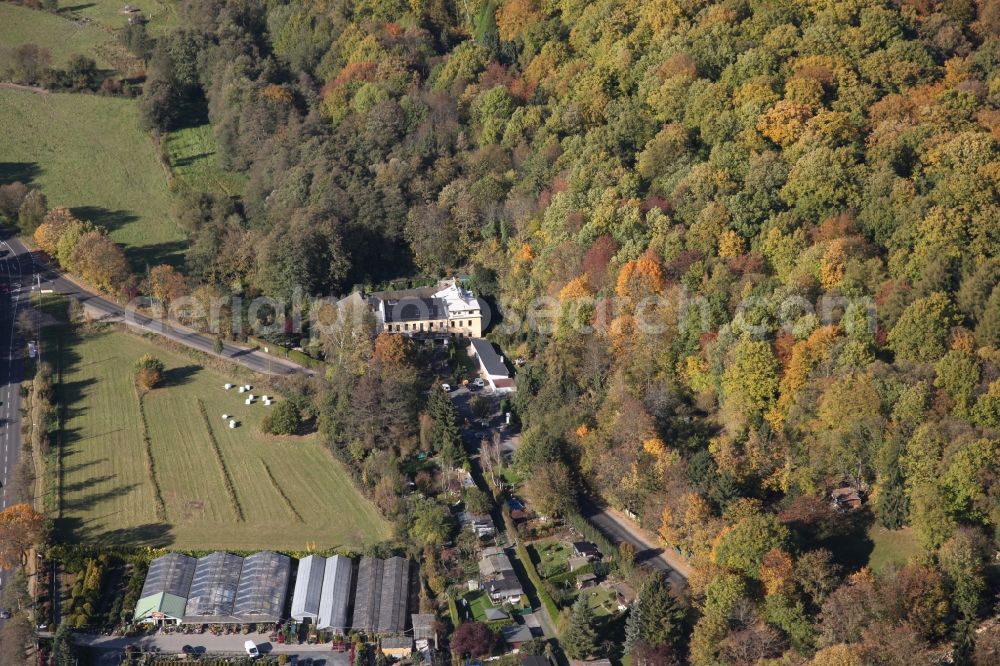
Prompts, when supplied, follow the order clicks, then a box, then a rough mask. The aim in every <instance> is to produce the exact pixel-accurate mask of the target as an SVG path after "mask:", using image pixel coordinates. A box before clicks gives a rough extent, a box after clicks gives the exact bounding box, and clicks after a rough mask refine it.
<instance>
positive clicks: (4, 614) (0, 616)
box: [0, 608, 10, 620]
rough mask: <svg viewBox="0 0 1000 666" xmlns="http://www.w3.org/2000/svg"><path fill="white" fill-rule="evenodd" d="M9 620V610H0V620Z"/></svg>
mask: <svg viewBox="0 0 1000 666" xmlns="http://www.w3.org/2000/svg"><path fill="white" fill-rule="evenodd" d="M9 619H10V610H8V609H6V608H3V609H0V620H9Z"/></svg>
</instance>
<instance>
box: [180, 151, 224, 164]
mask: <svg viewBox="0 0 1000 666" xmlns="http://www.w3.org/2000/svg"><path fill="white" fill-rule="evenodd" d="M213 155H215V153H214V152H212V153H198V154H197V155H188V156H187V157H182V158H180V159H179V160H177V161H175V162H174V166H175V167H186V166H191V165H192V164H194V163H195V162H197V161H198V160H203V159H206V158H209V157H212V156H213Z"/></svg>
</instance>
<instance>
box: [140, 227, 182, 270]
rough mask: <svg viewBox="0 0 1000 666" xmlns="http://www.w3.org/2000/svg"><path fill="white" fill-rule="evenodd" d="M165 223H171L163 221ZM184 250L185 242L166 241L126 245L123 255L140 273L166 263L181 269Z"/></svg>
mask: <svg viewBox="0 0 1000 666" xmlns="http://www.w3.org/2000/svg"><path fill="white" fill-rule="evenodd" d="M165 224H172V223H169V222H165ZM186 250H187V242H185V241H182V240H178V241H167V242H165V243H155V244H153V245H143V246H142V247H127V248H125V257H126V258H127V259H128V261H129V263H130V264H131V265H132V268H133V270H135V271H136V272H140V273H145V272H146V269H147V268H148V267H150V266H156V265H157V264H168V265H170V266H173V267H174V268H177V269H182V268H183V267H184V252H185V251H186Z"/></svg>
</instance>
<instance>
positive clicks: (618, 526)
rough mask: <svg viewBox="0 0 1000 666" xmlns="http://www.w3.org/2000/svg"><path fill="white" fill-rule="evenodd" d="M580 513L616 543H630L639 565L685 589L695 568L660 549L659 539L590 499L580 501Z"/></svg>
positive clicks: (675, 555)
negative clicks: (663, 575) (662, 574)
mask: <svg viewBox="0 0 1000 666" xmlns="http://www.w3.org/2000/svg"><path fill="white" fill-rule="evenodd" d="M580 511H581V513H582V514H583V516H584V518H586V519H587V520H589V521H590V522H591V523H593V524H594V526H595V527H597V529H599V530H600V531H601V532H603V533H604V535H605V536H607V537H608V538H609V539H611V541H613V542H614V543H621V542H623V541H626V542H628V543H630V544H632V546H633V547H634V548H635V561H636V564H641V565H644V566H648V567H651V568H653V569H656V570H658V571H662V572H664V573H665V574H666V575H667V578H669V579H670V580H671V582H673V583H676V584H678V585H683V584H685V583H686V582H687V577H688V575H689V574H690V572H691V568H690V567H689V566H688V564H687V562H685V561H684V559H683V558H682V557H680V556H679V555H677V554H676V553H674V552H672V551H670V550H667V549H664V548H663V547H662V546H659V545H657V539H656V537H654V536H652V535H650V534H649V533H648V532H646V531H645V530H643V529H642V528H641V527H639V526H638V525H636V524H635V523H634V522H632V521H631V520H629V519H628V518H627V517H626V516H623V515H622V514H620V513H619V512H617V511H615V510H614V509H609V508H607V507H601V506H598V505H597V504H596V503H594V502H592V501H590V500H588V499H586V498H581V499H580Z"/></svg>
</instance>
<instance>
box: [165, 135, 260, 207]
mask: <svg viewBox="0 0 1000 666" xmlns="http://www.w3.org/2000/svg"><path fill="white" fill-rule="evenodd" d="M163 145H164V148H165V149H166V153H167V157H168V158H169V159H170V170H171V171H172V172H173V174H174V183H175V187H177V189H180V190H191V191H194V192H216V193H218V194H223V195H225V196H234V195H238V194H240V193H242V192H243V186H244V185H245V182H246V180H245V178H244V177H243V176H241V175H239V174H235V173H228V172H226V171H223V170H222V169H221V168H219V164H218V161H217V159H216V154H215V153H216V143H215V134H214V133H213V132H212V126H211V125H209V124H207V123H206V124H204V125H199V126H197V127H185V128H183V129H179V130H175V131H173V132H170V133H168V134H167V135H166V138H165V139H164V144H163Z"/></svg>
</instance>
